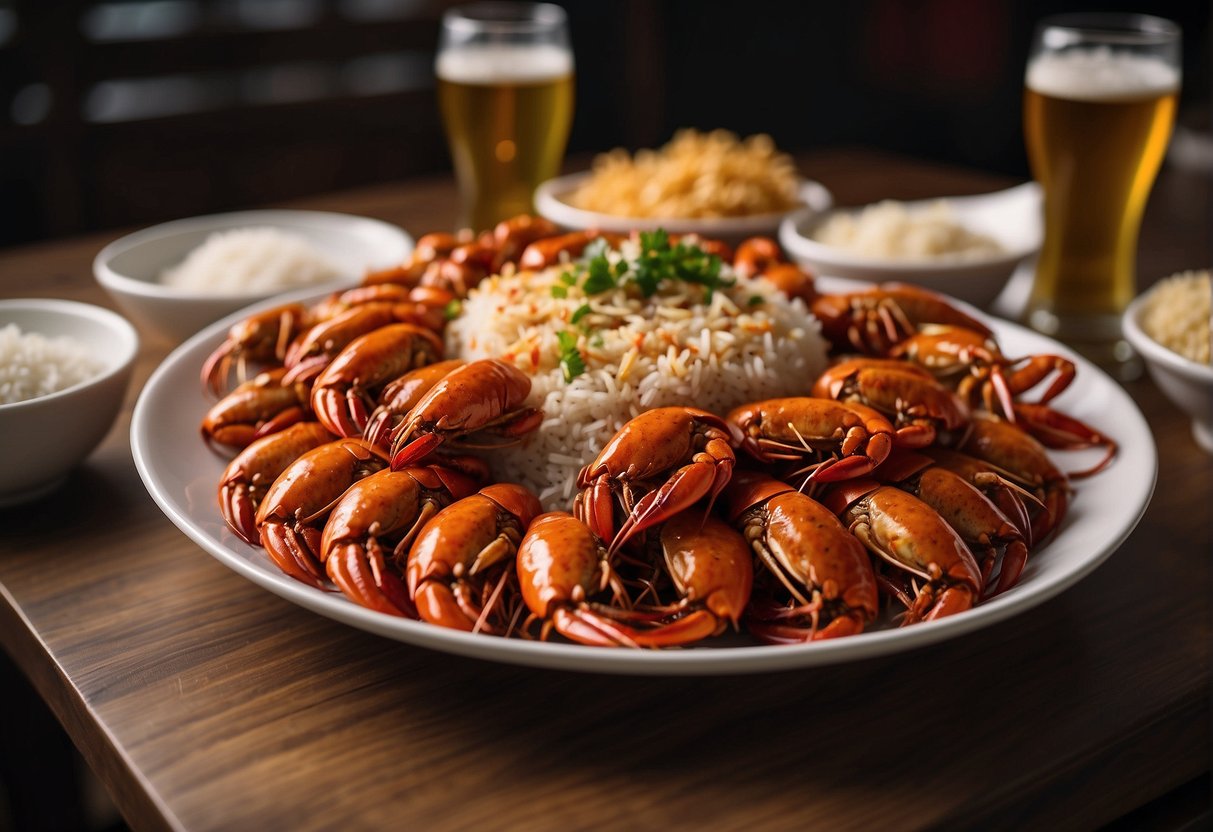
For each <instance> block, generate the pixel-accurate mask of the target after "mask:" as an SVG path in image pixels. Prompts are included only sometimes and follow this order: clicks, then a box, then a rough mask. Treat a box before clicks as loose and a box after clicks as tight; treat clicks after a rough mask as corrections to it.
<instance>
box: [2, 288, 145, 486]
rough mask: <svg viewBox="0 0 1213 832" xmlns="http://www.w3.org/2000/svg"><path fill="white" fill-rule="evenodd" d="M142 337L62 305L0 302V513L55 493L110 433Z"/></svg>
mask: <svg viewBox="0 0 1213 832" xmlns="http://www.w3.org/2000/svg"><path fill="white" fill-rule="evenodd" d="M138 351H139V336H138V334H137V333H136V332H135V328H134V327H133V326H131V325H130V323H128V322H127V321H126V319H125V318H123V317H122V316H121V315H118V314H116V313H114V312H111V311H109V310H108V309H102V308H101V307H99V306H92V305H90V304H86V303H76V302H74V301H66V300H44V299H34V298H30V299H19V300H3V301H0V506H9V505H15V504H17V503H23V502H26V501H28V500H33V499H37V498H38V497H41V496H43V495H44V494H46V493H48V492H50V491H51V490H53V489H54V488H55V487H57V486H58V485H60V484H61V483H62V482H63V480H64V479H65V478H66V477H67V475H68V474H69V473H70V471H71V470H72V469H73V468H74V467H76V465H78V464H79V463H80V462H81V461H83V460H84V459H85V458H86V457H87V456H88V455H89V454H90V453H92V451H93V449H94V448H96V447H97V445H98V444H99V443H100V442H101V440H102V439H103V438H105V435H106V434H107V433H108V432H109V430H110V428H111V427H112V426H113V423H114V419H115V417H116V416H117V415H118V411H119V409H120V408H121V406H122V400H123V397H124V396H125V395H126V388H127V385H128V384H129V382H130V378H131V370H132V369H133V367H134V364H135V356H136V354H137V353H138Z"/></svg>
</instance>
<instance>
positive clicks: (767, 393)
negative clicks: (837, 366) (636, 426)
mask: <svg viewBox="0 0 1213 832" xmlns="http://www.w3.org/2000/svg"><path fill="white" fill-rule="evenodd" d="M626 245H627V244H625V252H626V251H627V248H626ZM612 256H617V255H612ZM566 271H567V267H564V266H556V267H553V268H551V269H548V270H546V271H542V272H519V273H515V274H510V273H507V274H505V275H501V276H494V277H491V278H488V279H486V280H484V281H483V282H481V284H480V285H479V287H478V288H477V289H475V290H473V291H472V293H471V295H470V296H469V297H468V299H467V300H466V301H464V303H463V308H462V313H461V315H460V316H459V317H458V318H457V319H455V320H454V321H453V322H452V323H451V326H450V327H449V328H448V336H447V337H448V349H449V351H450V354H451V355H453V356H455V355H457V356H461V357H463V358H465V359H468V360H473V359H477V358H488V357H497V358H503V359H505V360H507V361H511V362H512V363H513V364H514V365H516V366H517V367H518V368H519V369H521V370H523V371H524V372H526V373H528V374H530V375H531V377H532V379H533V387H532V390H531V396H530V399H529V400H528V402H527V403H528V404H529V405H531V406H534V407H542V408H543V410H544V413H545V415H546V417H547V418H546V419H545V421H544V422H543V425H542V427H541V428H540V429H539V430H538V431H537V432H536V433H535V434H533V435H532V436H531V437H529V438H528V440H527V441H526V442H525V443H523V444H521V445H519V446H516V447H514V448H510V449H507V450H504V451H496V452H494V453H493V454H492V456H491V458H490V460H491V463H492V466H493V469H494V473H495V474H496V475H497V476H498V477H499V478H502V479H508V480H512V481H516V482H520V483H521V484H523V485H526V486H527V487H528V488H530V489H532V490H533V491H534V492H535V493H536V494H537V495H538V496H539V499H540V501H541V502H542V503H543V505H544V508H545V509H547V510H557V509H564V510H567V509H569V508H570V507H571V504H572V499H573V496H574V494H575V493H576V478H577V473H578V471H580V469H581V468H582V466H584V465H586V464H588V463H589V462H592V461H593V459H594V458H595V457H596V456H597V455H598V452H599V451H600V450H601V449H602V447H603V446H604V445H605V444H606V443H607V441H609V440H610V438H611V437H612V436H613V435H614V434H615V432H616V431H617V430H618V429H619V428H620V427H621V426H622V425H623V424H624V423H625V422H627V421H628V420H629V419H631V418H632V417H633V416H635V415H637V414H638V413H640V412H641V411H644V410H650V409H652V408H656V407H665V406H669V405H692V406H695V407H698V408H702V409H704V410H708V411H711V412H713V413H717V414H720V415H724V414H725V413H726V412H727V411H728V410H730V409H731V408H733V407H735V406H736V405H739V404H743V403H745V402H750V401H757V400H760V399H765V398H770V397H774V396H787V395H807V393H808V389H809V387H810V386H811V385H812V383H813V380H814V379H815V378H816V377H817V376H818V375H819V374H820V373H821V372H822V371H823V370H824V369H825V364H826V346H825V343H824V341H823V340H822V338H821V336H820V334H819V330H820V327H819V324H818V322H817V320H816V318H814V317H813V316H812V315H811V314H810V313H809V312H808V311H807V309H806V308H805V306H804V304H803V303H802V302H800V301H798V300H797V301H788V300H787V299H786V298H785V297H784V296H783V294H782V293H780V292H779V291H778V290H777V289H775V288H774V287H773V286H771V285H770V284H769V283H767V282H766V281H764V280H739V281H738V282H737V283H736V284H735V285H733V286H732V287H729V288H725V289H718V290H716V291H715V292H713V293H712V297H711V299H710V301H708V302H707V303H706V304H705V303H703V302H702V301H703V298H704V295H705V291H704V289H703V287H701V286H698V285H691V284H686V283H681V282H672V285H670V284H669V283H663V284H662V288H661V289H660V290H659V291H658V292H657V293H656V294H654V295H653V296H652V297H649V298H645V297H644V296H643V295H642V294H641V293H640V292H639V291H638V290H637V289H636V288H635V286H634V285H633V286H627V287H626V288H616V289H613V290H610V291H608V292H604V293H602V294H596V295H593V296H589V297H587V296H586V294H585V293H584V292H583V291H582V290H581V288H580V287H579V286H566V285H565V283H564V282H562V281H561V275H562V274H564V273H565V272H566ZM725 272H726V273H727V274H728V275H731V272H729V271H728V270H727V267H726V270H725ZM553 287H556V290H555V292H553ZM554 295H566V296H565V297H557V296H554ZM586 304H588V306H589V313H588V314H586V313H585V312H583V313H582V315H581V316H580V317H579V318H578V320H577V321H576V323H570V321H571V320H572V319H573V318H574V316H575V314H576V313H577V311H578V310H579V309H581V308H582V307H583V306H584V305H586ZM559 333H568V334H566V335H565V336H564V337H565V339H566V343H570V342H571V341H572V339H574V338H575V339H576V341H575V343H576V348H577V352H578V353H579V355H580V357H581V359H582V360H583V361H584V364H585V370H584V372H582V373H581V374H580V375H576V376H575V377H573V378H571V379H566V370H565V369H564V368H562V367H561V365H560V359H561V354H562V345H561V343H560V335H559ZM565 354H566V355H567V351H566V353H565Z"/></svg>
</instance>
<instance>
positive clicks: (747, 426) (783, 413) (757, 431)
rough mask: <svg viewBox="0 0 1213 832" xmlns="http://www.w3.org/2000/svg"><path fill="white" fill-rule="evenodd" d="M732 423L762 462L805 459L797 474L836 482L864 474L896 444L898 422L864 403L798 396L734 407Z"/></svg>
mask: <svg viewBox="0 0 1213 832" xmlns="http://www.w3.org/2000/svg"><path fill="white" fill-rule="evenodd" d="M728 420H729V422H731V423H733V424H735V425H737V426H738V427H739V428H740V429H741V432H742V435H743V437H744V439H743V441H742V447H743V448H745V450H746V451H747V452H749V454H750V455H751V456H753V457H754V458H755V459H757V460H758V461H759V462H765V463H768V464H769V463H779V462H786V461H792V462H797V463H805V467H803V468H800V469H799V470H797V471H796V472H795V473H797V474H800V473H804V472H805V471H809V470H811V471H812V474H811V475H810V477H809V479H810V480H812V481H816V482H822V483H826V482H837V481H838V480H843V479H849V478H851V477H860V476H864V475H866V474H868V473H870V472H871V471H872V469H873V468H875V467H876V466H877V465H879V464H880V463H881V462H883V461H884V458H885V457H887V456H888V455H889V451H890V450H892V448H893V425H892V423H890V422H889V420H888V419H886V418H885V417H884V416H883V415H882V414H880V413H879V412H877V411H876V410H873V409H872V408H870V407H866V406H864V405H861V404H851V403H845V402H837V401H833V400H831V399H818V398H810V397H807V396H794V397H790V398H782V399H767V400H766V401H761V402H753V403H752V404H745V405H741V406H740V407H737V408H734V409H733V410H732V411H731V412H730V413H729V416H728Z"/></svg>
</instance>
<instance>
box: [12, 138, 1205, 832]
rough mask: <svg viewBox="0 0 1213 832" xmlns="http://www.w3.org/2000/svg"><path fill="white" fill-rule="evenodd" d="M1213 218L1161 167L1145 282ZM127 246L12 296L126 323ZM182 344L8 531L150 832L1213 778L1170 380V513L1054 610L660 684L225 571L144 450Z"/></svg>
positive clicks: (1009, 821) (695, 817)
mask: <svg viewBox="0 0 1213 832" xmlns="http://www.w3.org/2000/svg"><path fill="white" fill-rule="evenodd" d="M802 168H803V170H804V171H805V173H806V174H808V175H810V176H812V177H813V178H816V179H819V180H820V181H822V182H823V183H825V184H826V185H827V186H828V187H829V188H830V189H831V190H833V191H834V193H835V195H836V196H837V198H838V201H839V202H840V203H842V204H858V203H862V202H865V201H869V200H872V199H877V198H882V197H898V198H910V197H918V196H939V195H948V194H960V193H972V192H980V191H985V190H990V189H992V188H996V187H1000V186H1002V185H1007V184H1013V183H1010V182H1008V181H1006V180H1005V179H1001V178H998V177H993V176H988V175H984V174H979V173H974V172H970V171H960V170H955V169H949V168H943V167H938V166H932V165H925V164H920V163H917V162H914V161H910V160H905V159H898V158H892V157H888V156H883V155H876V154H871V153H867V152H862V151H845V152H844V151H837V152H822V153H817V154H814V155H810V156H806V157H804V158H803V159H802ZM300 207H318V208H325V209H329V210H339V211H349V212H353V213H359V214H364V215H368V216H375V217H379V218H382V219H385V220H389V221H392V222H396V223H398V224H400V225H402V226H404V227H405V228H407V229H409V230H410V231H412V232H414V233H415V234H418V233H423V232H424V231H427V230H433V229H437V228H442V227H444V226H447V225H449V224H450V222H451V221H452V219H453V217H454V216H455V209H456V206H455V202H454V191H453V187H452V185H451V183H450V182H448V181H446V180H441V179H435V180H423V181H415V182H407V183H400V184H394V185H387V186H383V187H378V188H374V189H369V190H362V191H358V192H356V193H347V194H334V195H332V196H330V197H325V198H323V199H318V200H314V201H310V202H308V203H301V204H300ZM1208 220H1209V214H1208V183H1207V181H1204V180H1203V179H1202V178H1200V177H1195V176H1192V175H1183V174H1180V173H1178V172H1175V171H1167V172H1165V173H1164V176H1163V179H1162V180H1161V181H1160V183H1159V186H1158V188H1157V189H1156V191H1155V194H1154V196H1153V197H1152V200H1151V204H1150V206H1149V209H1148V212H1147V219H1146V227H1145V230H1144V231H1143V235H1142V241H1141V255H1140V260H1141V267H1140V272H1141V283H1142V284H1143V285H1144V284H1148V283H1150V282H1153V281H1154V280H1156V279H1158V278H1159V277H1162V276H1165V275H1166V274H1169V273H1171V272H1173V271H1177V270H1179V269H1183V268H1193V267H1198V266H1203V265H1207V263H1208V262H1209V252H1208V229H1209V225H1208ZM114 236H117V235H116V234H105V235H97V236H92V237H87V238H79V239H72V240H67V241H62V242H52V243H45V244H39V245H36V246H30V247H25V248H20V249H14V250H10V251H3V252H0V296H4V297H20V296H49V297H64V298H72V299H78V300H85V301H89V302H93V303H98V304H101V305H104V306H111V305H112V304H111V303H110V301H109V299H108V298H107V297H106V296H105V295H104V294H103V293H102V292H101V291H100V290H99V289H98V288H97V287H96V285H95V284H94V283H93V281H92V278H91V273H90V266H91V261H92V258H93V255H94V254H95V252H96V251H97V250H98V249H99V248H100V247H101V246H102V245H103V244H104V243H105V242H107V241H108V240H109V239H112V238H113V237H114ZM171 346H172V345H170V344H168V343H164V342H161V341H157V340H154V339H153V338H152V337H150V336H148V337H147V338H146V339H145V343H144V346H143V349H142V354H141V357H140V361H139V366H138V368H137V370H136V376H135V379H134V381H133V383H132V386H131V389H130V392H129V394H128V401H127V407H126V408H125V409H124V413H123V415H122V416H121V417H120V418H119V420H118V422H117V424H116V425H115V426H114V429H113V431H112V432H111V433H110V434H109V436H108V437H107V439H106V440H105V442H104V444H103V445H102V446H101V447H100V448H99V449H98V450H97V451H96V452H95V453H94V454H93V455H92V456H91V457H90V458H89V460H88V461H87V463H86V464H85V465H84V466H82V467H81V468H80V469H78V470H77V471H76V472H75V473H74V474H73V476H72V477H71V478H70V480H69V481H68V483H67V484H66V486H65V487H64V488H63V489H62V490H60V491H59V492H57V493H56V494H54V495H52V496H50V497H47V498H46V499H43V500H41V501H39V502H37V503H33V504H31V505H28V506H24V507H21V508H17V509H9V510H4V511H0V599H2V601H0V642H2V644H3V647H4V649H5V650H6V651H7V652H8V653H10V654H11V655H12V656H13V658H14V659H15V661H16V662H17V664H18V665H19V666H20V667H21V668H22V670H23V671H24V672H25V673H26V674H27V675H28V676H29V677H30V679H31V680H32V681H33V683H34V685H35V687H36V688H37V690H38V691H39V692H40V694H41V695H42V697H43V698H44V699H46V700H47V702H48V703H49V704H50V705H51V707H52V709H53V710H54V712H55V713H56V715H57V716H58V717H59V719H60V721H61V722H62V723H63V725H64V726H65V727H66V729H67V731H68V733H69V734H70V736H71V737H72V738H73V740H74V741H75V743H76V744H77V746H78V747H79V748H80V749H81V751H82V752H83V753H84V755H85V757H86V759H87V760H88V762H89V764H90V765H91V766H92V767H93V769H94V770H95V771H96V772H97V773H98V774H99V775H100V777H101V779H102V780H103V782H104V783H105V784H106V786H107V787H108V789H109V790H110V792H111V793H112V795H113V796H114V798H115V801H116V802H117V804H118V805H119V807H120V808H121V810H122V812H123V814H124V816H125V817H126V819H127V820H128V821H129V823H130V824H131V826H132V827H134V828H136V829H165V828H167V829H190V830H205V829H225V830H230V829H332V828H341V829H367V828H435V829H453V828H472V827H480V828H493V829H524V828H525V829H537V828H544V829H581V828H605V829H611V828H629V829H635V828H644V829H651V828H658V827H663V828H675V829H681V828H714V829H734V828H743V827H744V828H747V829H788V828H803V829H808V828H829V829H864V828H872V829H889V828H897V829H923V828H966V827H979V828H983V829H1018V828H1027V827H1031V828H1050V829H1061V828H1074V829H1082V828H1092V827H1095V826H1098V825H1100V824H1103V823H1106V822H1108V821H1111V820H1113V819H1116V818H1118V817H1121V816H1123V815H1124V814H1126V813H1128V812H1130V811H1132V810H1134V809H1136V808H1138V807H1140V806H1142V805H1144V804H1147V803H1149V802H1150V801H1152V800H1155V799H1156V798H1158V797H1159V796H1162V795H1166V794H1168V793H1170V792H1171V791H1172V790H1174V789H1176V788H1177V787H1179V786H1181V785H1182V784H1185V783H1189V782H1190V781H1192V780H1193V779H1194V778H1199V777H1201V776H1207V772H1208V771H1209V768H1210V745H1209V740H1210V720H1209V712H1210V709H1209V693H1210V687H1209V658H1210V644H1211V641H1210V621H1209V610H1210V597H1209V586H1210V584H1209V558H1210V554H1211V549H1213V546H1211V543H1213V534H1211V527H1210V498H1211V497H1213V458H1211V457H1209V456H1208V455H1205V454H1203V453H1202V452H1200V450H1199V449H1198V448H1197V446H1196V445H1195V443H1194V441H1193V440H1192V438H1191V435H1190V433H1189V431H1188V425H1187V421H1186V419H1185V418H1184V417H1183V416H1182V415H1181V414H1180V413H1179V412H1178V411H1177V410H1175V409H1174V408H1173V407H1172V406H1171V405H1170V404H1169V403H1168V402H1167V401H1166V400H1165V399H1163V398H1162V396H1161V394H1160V393H1159V392H1158V390H1157V389H1156V388H1155V386H1154V385H1153V384H1152V383H1151V382H1150V381H1149V380H1146V379H1142V380H1138V381H1134V382H1131V383H1128V384H1127V389H1128V391H1129V393H1130V394H1131V395H1132V397H1133V398H1134V400H1135V401H1136V402H1137V403H1138V404H1139V406H1140V407H1141V409H1142V411H1143V412H1144V413H1145V415H1146V418H1147V419H1148V420H1149V423H1150V425H1151V428H1152V430H1153V432H1154V437H1155V440H1156V442H1157V445H1158V451H1159V463H1160V475H1159V480H1158V487H1157V491H1156V493H1155V495H1154V499H1153V501H1152V502H1151V504H1150V507H1149V509H1148V511H1147V513H1146V515H1145V517H1144V518H1143V520H1142V522H1141V524H1140V525H1139V526H1138V528H1137V529H1136V531H1135V532H1134V533H1133V534H1132V536H1131V537H1130V538H1129V539H1128V540H1127V541H1126V543H1125V544H1124V545H1123V546H1122V547H1121V549H1120V550H1119V551H1118V552H1116V554H1115V555H1114V556H1113V557H1111V558H1110V559H1109V560H1108V561H1107V562H1106V563H1105V564H1104V565H1103V566H1101V567H1100V568H1099V569H1098V570H1096V571H1095V572H1094V573H1093V574H1092V575H1091V576H1089V577H1088V578H1086V579H1085V580H1083V581H1082V582H1081V583H1079V584H1078V585H1076V586H1075V587H1073V588H1071V589H1069V590H1068V591H1066V592H1064V593H1062V594H1061V595H1060V596H1058V597H1057V598H1055V599H1053V600H1051V601H1049V602H1047V603H1045V604H1043V605H1042V606H1040V607H1037V608H1036V609H1033V610H1032V611H1030V612H1028V613H1026V614H1023V615H1020V616H1018V617H1015V618H1013V619H1011V620H1009V621H1005V622H1001V623H999V624H995V625H993V626H990V627H988V628H985V629H983V630H981V631H979V632H976V633H973V634H970V635H967V636H963V637H960V638H956V639H954V640H951V641H949V642H946V643H943V644H940V645H936V646H932V647H927V648H922V649H917V650H913V651H910V652H906V653H902V654H899V655H895V656H892V657H886V658H880V659H873V660H867V661H860V662H856V663H851V664H844V665H839V666H834V667H823V668H814V669H808V670H802V671H793V672H784V673H778V674H769V675H756V676H736V677H719V678H699V679H679V678H636V677H612V676H599V675H594V674H578V673H565V672H557V671H545V670H535V669H525V668H516V667H511V666H505V665H497V664H492V663H487V662H481V661H475V660H469V659H462V658H457V657H453V656H448V655H444V654H440V653H435V652H430V651H427V650H424V649H419V648H414V647H410V646H408V645H404V644H400V643H396V642H393V641H389V640H385V639H382V638H378V637H376V636H373V635H369V634H367V633H363V632H361V631H358V630H354V629H351V628H349V627H346V626H343V625H341V624H338V623H335V622H333V621H330V620H328V619H326V618H322V617H319V616H317V615H314V614H311V613H309V612H306V611H304V610H302V609H300V608H298V607H296V606H294V605H292V604H290V603H289V602H287V601H285V600H282V599H280V598H278V597H276V596H274V595H271V594H269V593H267V592H265V591H263V590H261V589H259V588H258V587H256V586H254V585H253V584H251V583H249V582H248V581H246V580H244V579H243V578H241V577H239V576H237V575H236V574H234V573H232V572H230V571H228V570H227V569H226V568H225V567H224V566H222V565H221V564H219V563H218V562H217V561H215V560H213V559H212V558H211V557H210V556H209V555H207V554H206V553H205V552H203V551H202V550H201V549H200V548H198V547H197V546H196V545H194V544H193V543H192V542H190V541H189V540H188V539H187V538H186V537H185V536H184V535H182V534H181V533H180V532H179V531H178V530H177V529H176V528H175V527H174V526H173V525H172V524H171V523H170V522H169V521H168V519H167V518H166V517H165V516H164V515H163V514H161V513H160V511H159V510H158V509H157V508H156V506H155V505H154V504H153V503H152V501H151V499H150V497H149V496H148V495H147V493H146V492H145V490H144V488H143V485H142V484H141V482H140V480H139V477H138V475H137V474H136V472H135V468H134V465H133V463H132V460H131V456H130V445H129V440H128V433H129V428H130V411H131V406H133V403H134V400H135V398H136V396H137V394H138V391H139V390H140V388H141V387H142V385H143V383H144V381H145V380H146V378H147V376H148V375H149V374H150V372H151V371H152V370H153V369H154V368H155V366H156V365H157V364H158V362H159V361H160V360H161V359H162V358H163V357H164V356H165V355H166V354H167V352H168V350H169V349H170V348H171ZM192 441H195V438H194V437H192V436H190V437H182V442H192ZM1203 799H1205V800H1207V792H1204V793H1203Z"/></svg>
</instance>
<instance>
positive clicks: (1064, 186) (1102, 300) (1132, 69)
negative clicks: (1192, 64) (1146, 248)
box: [1024, 14, 1180, 364]
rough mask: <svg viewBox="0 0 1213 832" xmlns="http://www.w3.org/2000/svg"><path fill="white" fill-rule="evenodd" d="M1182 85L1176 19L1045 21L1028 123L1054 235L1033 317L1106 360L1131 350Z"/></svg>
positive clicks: (1032, 303) (1045, 248) (1049, 234)
mask: <svg viewBox="0 0 1213 832" xmlns="http://www.w3.org/2000/svg"><path fill="white" fill-rule="evenodd" d="M1179 84H1180V32H1179V27H1178V26H1176V25H1175V24H1174V23H1171V22H1170V21H1168V20H1163V19H1161V18H1157V17H1148V16H1145V15H1131V14H1080V15H1061V16H1058V17H1051V18H1046V19H1045V20H1043V21H1042V22H1041V23H1040V24H1039V25H1038V26H1037V27H1036V33H1035V37H1034V39H1033V43H1032V49H1031V52H1030V54H1029V57H1028V65H1027V73H1026V77H1025V88H1026V91H1025V94H1024V131H1025V137H1026V142H1027V150H1028V160H1029V162H1030V163H1031V166H1032V173H1033V175H1034V176H1035V178H1036V180H1037V181H1038V182H1040V184H1041V186H1042V188H1043V189H1044V198H1045V208H1044V211H1045V234H1044V242H1043V245H1042V247H1041V251H1040V258H1039V262H1038V265H1037V268H1036V281H1035V284H1034V285H1033V288H1032V294H1031V298H1030V300H1029V303H1028V311H1027V320H1028V323H1029V324H1031V325H1032V326H1033V327H1034V328H1035V329H1037V330H1039V331H1041V332H1044V333H1046V334H1049V335H1056V336H1058V337H1060V338H1062V339H1064V340H1066V341H1069V342H1071V343H1072V344H1073V345H1074V346H1075V347H1077V348H1078V349H1080V350H1081V351H1084V352H1087V354H1088V355H1089V356H1090V357H1092V358H1095V359H1096V360H1098V361H1100V362H1101V363H1105V364H1110V363H1115V361H1116V360H1118V358H1119V359H1120V360H1123V355H1122V353H1121V350H1120V349H1119V348H1118V342H1120V313H1121V312H1122V311H1123V310H1124V308H1125V307H1126V306H1127V305H1128V303H1129V301H1130V300H1132V298H1133V295H1134V294H1135V292H1136V280H1135V260H1136V257H1137V232H1138V228H1139V227H1140V225H1141V215H1142V211H1143V210H1144V208H1145V204H1146V197H1147V196H1148V195H1149V193H1150V187H1151V185H1152V184H1153V182H1154V177H1155V174H1156V173H1157V172H1158V168H1159V165H1160V164H1161V163H1162V159H1163V156H1164V155H1165V153H1166V149H1167V142H1168V141H1169V139H1170V136H1171V126H1172V124H1173V122H1174V119H1175V107H1176V99H1177V98H1178V95H1179Z"/></svg>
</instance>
